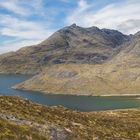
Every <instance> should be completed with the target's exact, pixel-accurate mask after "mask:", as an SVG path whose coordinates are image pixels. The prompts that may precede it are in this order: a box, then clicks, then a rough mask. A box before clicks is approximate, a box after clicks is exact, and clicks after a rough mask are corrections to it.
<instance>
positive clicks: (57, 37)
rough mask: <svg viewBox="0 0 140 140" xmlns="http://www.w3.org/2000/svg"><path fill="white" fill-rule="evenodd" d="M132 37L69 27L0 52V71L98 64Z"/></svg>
mask: <svg viewBox="0 0 140 140" xmlns="http://www.w3.org/2000/svg"><path fill="white" fill-rule="evenodd" d="M130 39H131V37H130V36H127V35H124V34H122V33H120V32H119V31H116V30H109V29H99V28H97V27H90V28H82V27H79V26H77V25H75V24H73V25H71V26H68V27H65V28H63V29H61V30H59V31H57V32H55V33H54V34H53V35H52V36H50V37H49V38H48V39H46V40H45V41H43V42H41V43H40V44H38V45H34V46H30V47H24V48H22V49H20V50H18V51H17V52H11V53H7V54H3V55H1V56H0V73H21V74H36V73H39V72H40V71H42V69H44V67H46V66H48V65H54V64H62V63H63V64H68V63H76V64H85V63H86V64H98V63H103V62H104V61H106V60H108V59H109V58H112V56H113V55H115V54H116V53H118V51H119V50H120V48H121V45H122V44H124V43H125V42H127V41H129V40H130Z"/></svg>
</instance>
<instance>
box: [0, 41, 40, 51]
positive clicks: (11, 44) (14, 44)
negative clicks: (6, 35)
mask: <svg viewBox="0 0 140 140" xmlns="http://www.w3.org/2000/svg"><path fill="white" fill-rule="evenodd" d="M40 41H41V40H34V39H33V40H15V41H8V42H5V43H3V44H2V47H0V54H2V53H6V52H11V51H16V50H18V49H20V48H22V47H24V46H30V45H33V44H38V43H40Z"/></svg>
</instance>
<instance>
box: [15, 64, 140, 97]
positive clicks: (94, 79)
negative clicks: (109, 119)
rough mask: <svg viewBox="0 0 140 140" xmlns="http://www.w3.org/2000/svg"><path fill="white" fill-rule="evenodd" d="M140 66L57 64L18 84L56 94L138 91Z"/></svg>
mask: <svg viewBox="0 0 140 140" xmlns="http://www.w3.org/2000/svg"><path fill="white" fill-rule="evenodd" d="M139 74H140V68H139V67H138V68H129V69H127V68H124V67H122V68H119V69H118V70H117V69H116V68H115V69H114V68H112V67H111V68H109V66H108V65H104V67H103V66H100V65H85V64H81V65H78V64H68V65H64V64H63V65H55V66H52V67H49V68H47V69H46V70H45V71H44V72H43V73H41V74H40V75H37V76H35V77H33V78H32V79H30V80H28V81H25V82H23V83H21V84H18V85H17V86H15V88H18V89H23V90H33V91H41V92H44V93H54V94H76V95H106V94H108V95H112V94H116V95H117V94H132V95H133V94H138V93H139V92H140V78H139Z"/></svg>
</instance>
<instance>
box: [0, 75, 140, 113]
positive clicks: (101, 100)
mask: <svg viewBox="0 0 140 140" xmlns="http://www.w3.org/2000/svg"><path fill="white" fill-rule="evenodd" d="M30 77H31V76H28V75H0V95H6V96H21V97H23V98H26V99H29V100H31V101H33V102H36V103H40V104H43V105H49V106H54V105H55V106H56V105H63V106H65V107H67V108H70V109H74V110H79V111H86V112H88V111H98V110H109V109H123V108H134V107H140V100H138V99H136V97H92V96H71V95H45V94H42V93H39V92H31V91H21V90H14V89H12V88H11V87H12V86H14V85H15V84H17V83H20V82H22V81H24V80H27V79H29V78H30Z"/></svg>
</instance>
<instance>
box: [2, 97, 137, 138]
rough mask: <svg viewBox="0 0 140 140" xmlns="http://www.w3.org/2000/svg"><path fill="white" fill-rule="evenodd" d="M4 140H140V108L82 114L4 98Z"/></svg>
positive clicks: (61, 108) (62, 108)
mask: <svg viewBox="0 0 140 140" xmlns="http://www.w3.org/2000/svg"><path fill="white" fill-rule="evenodd" d="M0 108H1V113H0V130H1V131H0V139H1V140H94V139H97V140H113V139H114V140H117V139H119V140H139V138H140V131H139V130H140V117H139V116H140V108H137V109H129V110H128V109H125V110H114V111H112V110H110V111H100V112H78V111H73V110H69V109H67V108H64V107H61V106H59V107H56V106H55V107H49V106H42V105H39V104H35V103H32V102H30V101H28V100H23V99H21V98H19V97H6V96H5V97H3V96H1V97H0Z"/></svg>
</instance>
